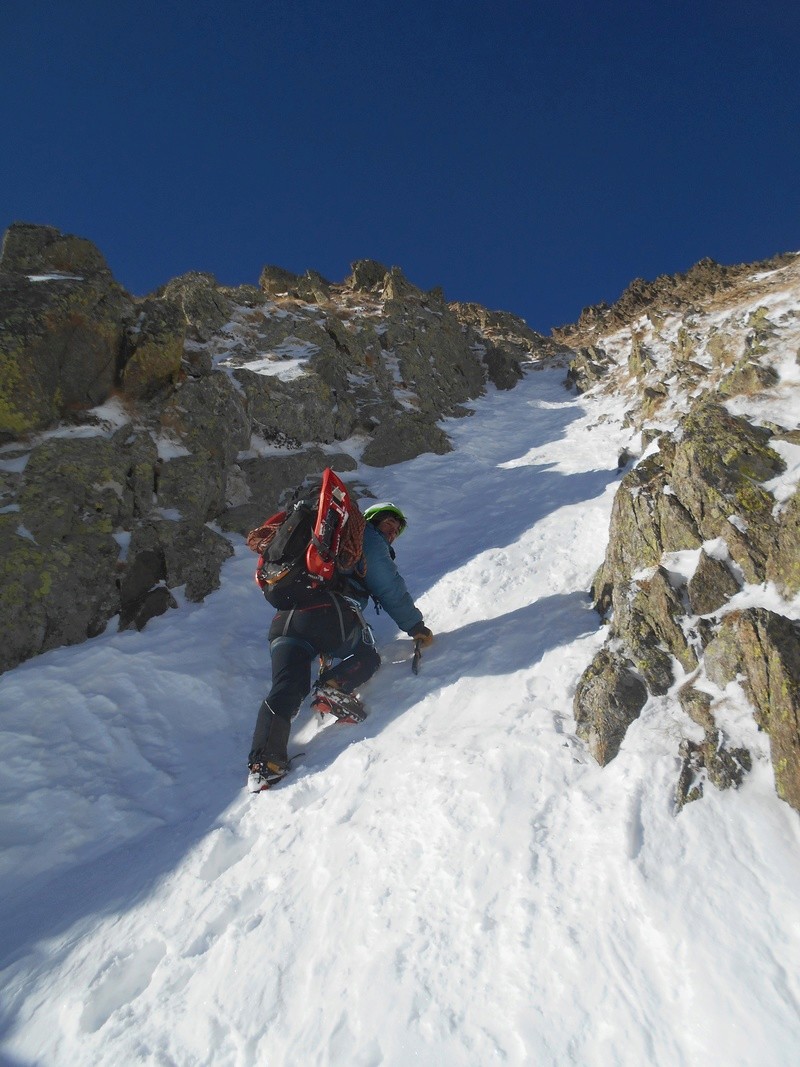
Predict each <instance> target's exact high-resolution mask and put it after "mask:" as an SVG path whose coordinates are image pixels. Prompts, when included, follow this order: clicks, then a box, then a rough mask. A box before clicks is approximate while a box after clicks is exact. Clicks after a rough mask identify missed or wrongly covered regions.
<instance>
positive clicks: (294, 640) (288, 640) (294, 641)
mask: <svg viewBox="0 0 800 1067" xmlns="http://www.w3.org/2000/svg"><path fill="white" fill-rule="evenodd" d="M276 645H297V647H298V648H302V649H304V650H305V651H306V652H308V653H309V655H311V656H315V655H316V654H317V653H316V649H315V648H314V646H313V645H310V644H309V643H308V641H304V640H303V638H302V637H287V636H286V635H283V636H282V637H275V638H273V640H272V641H270V643H269V650H270V652H272V650H273V649H274V648H275V646H276Z"/></svg>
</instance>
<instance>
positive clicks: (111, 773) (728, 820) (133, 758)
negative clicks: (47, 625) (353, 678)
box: [0, 370, 800, 1067]
mask: <svg viewBox="0 0 800 1067" xmlns="http://www.w3.org/2000/svg"><path fill="white" fill-rule="evenodd" d="M563 377H564V373H563V371H558V370H546V371H531V372H529V373H528V374H527V376H526V377H525V379H524V380H523V381H522V382H521V383H520V385H519V386H518V387H517V388H515V389H514V390H513V391H510V392H502V393H501V392H496V391H492V393H491V395H490V396H487V397H486V398H483V399H481V400H480V401H478V402H476V403H475V404H474V405H473V407H474V413H473V414H472V416H471V417H469V418H463V419H454V420H450V421H448V422H447V423H446V424H445V425H446V429H447V431H448V433H449V434H450V436H451V438H452V440H453V442H454V445H455V450H454V451H453V452H452V453H450V454H448V455H445V456H434V455H424V456H420V457H419V458H418V459H416V460H414V461H413V462H409V463H404V464H401V465H398V466H395V467H389V468H385V469H375V468H370V467H366V466H362V467H360V468H359V470H358V471H357V472H355V473H354V474H353V473H350V474H346V477H347V478H348V479H349V480H351V481H359V480H360V481H361V482H363V483H364V484H366V485H368V486H369V487H370V489H371V491H372V492H373V493H374V494H375V496H376V497H378V498H379V499H391V500H394V501H395V502H396V503H398V504H400V505H401V506H402V507H403V509H404V510H406V512H407V514H408V517H409V526H408V529H407V531H406V532H405V533H404V534H403V536H402V538H401V539H400V540H399V541H398V542H397V544H396V548H397V552H398V563H399V565H400V567H401V570H402V571H403V573H404V575H405V577H406V579H407V582H408V585H409V587H410V589H411V591H412V593H413V595H414V596H415V598H416V599H417V602H418V603H419V605H420V607H421V608H422V610H423V612H424V615H425V620H426V622H427V624H428V625H429V626H430V627H431V628H432V629H433V630H434V632H435V633H436V641H435V643H434V645H433V646H432V647H431V648H430V649H428V650H426V651H425V652H424V654H423V658H422V662H421V666H420V673H419V674H418V675H416V676H415V675H414V674H413V673H412V671H411V667H410V663H411V652H412V648H411V642H410V640H409V639H408V638H407V637H405V635H402V634H400V635H398V633H397V631H396V629H395V627H394V626H393V624H392V623H391V620H389V619H387V617H386V615H385V614H381V615H378V616H375V615H374V613H372V612H371V611H370V616H371V621H372V622H373V624H374V628H375V631H376V635H377V640H378V644H379V647H380V650H381V654H382V656H383V667H382V668H381V670H380V671H379V672H378V674H377V675H376V676H375V677H374V678H373V679H372V680H371V681H370V682H369V683H368V684H367V685H366V686H365V687H364V689H363V694H362V695H363V698H364V700H365V702H366V704H367V706H368V707H369V709H370V715H369V718H368V719H367V721H366V722H365V723H364V724H362V725H361V726H341V725H321V724H320V723H319V722H318V721H317V719H316V718H315V717H314V716H313V714H312V713H311V711H310V709H309V707H308V704H307V703H306V704H304V706H303V708H302V709H301V712H300V714H299V716H298V718H297V720H296V722H295V726H294V730H293V736H292V740H291V742H290V753H297V754H301V755H298V758H297V760H296V762H295V765H294V769H293V772H292V774H291V775H290V776H289V777H287V778H286V779H285V780H284V781H283V782H282V783H281V784H280V785H279V786H278V787H277V788H275V789H273V790H271V791H269V792H267V793H263V794H259V795H255V796H251V795H249V794H247V793H246V791H245V780H246V758H247V753H248V750H249V744H250V737H251V733H252V729H253V725H254V721H255V715H256V711H257V709H258V705H259V703H260V701H261V699H262V697H263V695H264V693H265V691H266V689H267V687H268V684H269V657H268V654H267V648H266V640H265V634H266V629H267V626H268V623H269V619H270V617H271V610H270V609H269V608H268V606H267V605H266V604H265V603H264V601H263V599H262V598H261V596H260V594H259V592H258V589H257V587H256V586H255V584H254V582H253V577H252V575H253V569H254V559H255V558H254V556H253V555H252V554H251V553H250V552H249V551H248V550H247V548H246V547H245V546H244V544H243V542H242V541H238V542H237V544H236V552H235V556H234V557H233V558H232V559H231V560H230V561H229V562H228V563H227V564H226V566H225V568H224V570H223V579H222V586H221V588H220V589H219V590H218V591H217V592H216V593H214V594H213V595H211V596H209V597H208V598H207V599H206V602H205V603H204V604H202V605H197V604H189V603H185V602H181V604H180V609H179V610H178V611H172V612H168V613H167V614H166V615H165V616H162V617H160V618H157V619H154V620H153V621H152V622H151V623H149V624H148V626H147V628H146V630H145V631H143V632H142V633H135V632H130V631H126V632H123V633H117V632H114V627H113V625H111V626H109V628H108V631H107V632H106V633H105V634H104V635H102V636H100V637H98V638H95V639H94V640H92V641H89V642H87V643H86V644H83V645H81V646H78V647H74V648H64V649H59V650H56V651H53V652H50V653H47V654H46V655H43V656H40V657H38V658H36V659H34V660H31V661H29V662H28V663H25V664H24V665H22V666H20V667H18V668H16V669H15V670H13V671H9V672H7V673H6V674H5V675H4V676H3V677H2V679H0V704H1V705H2V707H1V708H0V714H2V722H3V727H4V732H3V734H2V746H3V747H2V756H3V758H2V760H1V761H0V776H1V777H0V801H1V802H2V815H3V818H2V831H0V833H2V849H3V851H2V868H0V871H1V874H2V887H3V889H2V905H3V906H2V912H1V917H0V935H1V936H0V944H1V946H2V985H3V995H2V1020H3V1024H2V1044H1V1045H0V1048H2V1056H3V1057H4V1059H3V1063H5V1064H8V1065H16V1067H21V1065H26V1067H33V1065H36V1067H40V1065H41V1067H82V1065H86V1067H99V1065H109V1067H111V1065H114V1067H118V1065H119V1064H147V1065H151V1064H152V1065H159V1067H198V1065H213V1067H251V1065H259V1067H260V1065H269V1067H284V1065H287V1067H288V1065H292V1067H293V1065H296V1064H313V1065H319V1067H323V1065H335V1067H339V1065H347V1067H378V1065H388V1067H395V1065H396V1067H400V1065H402V1067H406V1065H408V1064H411V1063H413V1064H419V1065H424V1067H428V1065H430V1067H433V1065H446V1067H484V1065H486V1064H494V1063H496V1064H506V1065H515V1067H523V1065H524V1067H530V1065H532V1064H533V1065H537V1067H543V1065H550V1064H553V1065H559V1067H560V1065H567V1064H569V1065H578V1067H613V1065H624V1067H641V1065H642V1064H647V1065H662V1067H694V1065H701V1064H702V1065H705V1064H709V1063H717V1064H724V1065H725V1067H753V1065H755V1064H758V1065H760V1067H788V1065H790V1064H794V1063H796V1062H800V894H798V886H800V816H798V814H797V812H795V811H793V810H792V809H791V808H790V807H789V806H788V805H786V804H785V803H784V802H782V801H781V800H779V799H778V797H777V796H776V794H775V790H774V785H773V777H772V770H771V765H770V761H769V751H768V740H767V739H766V737H765V736H764V735H763V734H759V733H758V731H757V729H756V727H755V724H754V722H753V719H752V714H751V709H750V708H749V707H748V706H747V704H746V702H745V700H744V697H743V695H742V692H741V690H740V689H739V687H738V686H731V687H729V689H730V692H728V693H727V694H726V696H727V705H726V706H727V716H728V720H729V721H728V722H726V730H728V731H729V732H730V733H731V734H732V735H735V743H746V744H747V745H748V747H750V749H751V751H752V753H753V757H754V768H753V771H752V772H751V773H750V774H749V775H748V776H747V777H746V779H745V781H744V784H743V785H742V787H741V788H740V789H739V790H729V791H727V792H718V791H716V790H714V789H713V788H712V787H711V786H708V787H707V788H706V791H705V796H704V797H703V799H702V800H699V801H696V802H694V803H691V804H689V805H687V806H686V807H685V808H684V809H683V810H682V811H681V812H680V813H676V810H675V806H674V789H675V784H676V780H677V776H678V770H679V760H678V756H677V753H678V744H679V742H680V739H681V738H682V737H685V736H695V735H696V733H697V727H696V726H695V725H694V724H693V723H692V722H691V721H690V720H689V719H688V718H687V717H686V716H685V715H684V714H683V712H682V711H681V708H680V705H679V703H678V701H677V699H676V697H675V696H674V694H668V695H667V696H666V697H660V698H657V699H656V698H654V699H651V700H650V701H649V702H648V704H647V705H646V706H645V708H644V710H643V713H642V715H641V717H640V718H639V719H638V720H637V721H636V722H635V723H634V724H633V725H632V726H631V728H630V730H629V731H628V735H627V737H626V739H625V741H624V743H623V745H622V749H621V751H620V753H619V755H618V756H617V757H616V759H615V760H613V761H612V763H610V764H609V765H608V766H607V767H606V768H604V769H601V768H600V767H598V766H597V765H596V764H595V763H594V762H593V760H592V759H591V757H590V756H589V755H588V752H587V750H586V748H585V746H584V745H583V744H582V743H581V742H580V741H579V740H578V739H577V738H576V736H575V722H574V719H573V715H572V698H573V694H574V691H575V687H576V683H577V681H578V678H579V677H580V674H581V672H582V671H583V669H584V668H585V667H586V666H587V665H588V663H589V662H590V661H591V659H592V657H593V655H594V653H595V651H596V650H597V648H598V647H599V646H600V645H601V644H602V643H603V641H604V638H605V632H604V628H603V627H602V626H601V624H600V620H599V618H598V616H597V615H596V614H595V613H594V612H593V610H592V608H591V605H590V603H589V598H588V595H587V589H588V587H589V584H590V581H591V579H592V576H593V574H594V572H595V570H596V568H597V567H598V565H599V564H600V562H601V561H602V558H603V554H604V550H605V545H606V539H607V531H608V521H609V515H610V509H611V503H612V499H613V495H614V493H615V491H616V489H617V487H618V485H619V479H620V473H619V472H618V470H617V457H618V455H619V452H620V450H621V449H622V448H623V447H627V446H629V445H630V443H631V430H630V429H629V428H626V427H625V426H624V424H623V417H622V416H623V411H622V401H621V400H620V399H619V398H601V399H591V398H585V397H584V398H581V397H576V396H575V395H573V394H570V393H568V392H567V391H565V389H564V387H563V384H562V382H563ZM793 477H794V478H796V471H795V472H794V474H793ZM673 564H674V566H675V567H677V568H684V569H685V568H687V567H689V566H691V561H690V560H688V559H680V560H678V559H676V560H674V561H673ZM748 595H749V596H750V597H751V600H753V601H759V602H764V599H765V598H770V597H771V598H773V602H772V603H771V605H770V606H773V607H774V606H775V605H776V603H778V602H777V600H776V595H775V593H774V591H771V590H767V589H763V590H749V591H748ZM778 607H779V608H780V605H779V604H778ZM787 610H789V609H788V608H787ZM791 610H792V612H793V613H795V614H796V612H797V606H796V605H794V606H793V607H792V608H791Z"/></svg>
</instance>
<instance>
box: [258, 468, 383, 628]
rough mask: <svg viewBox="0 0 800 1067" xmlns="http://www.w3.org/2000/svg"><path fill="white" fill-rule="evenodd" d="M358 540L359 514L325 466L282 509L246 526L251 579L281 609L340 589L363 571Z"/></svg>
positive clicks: (361, 531) (360, 534)
mask: <svg viewBox="0 0 800 1067" xmlns="http://www.w3.org/2000/svg"><path fill="white" fill-rule="evenodd" d="M363 538H364V518H363V516H362V515H361V512H360V511H359V509H358V507H357V506H356V504H355V503H354V502H353V501H352V500H351V498H350V493H349V491H348V489H347V486H346V485H345V484H344V482H343V481H342V480H341V479H340V478H339V476H338V475H337V474H335V473H334V472H333V471H332V470H331V468H330V467H326V469H325V471H324V472H323V475H322V481H321V482H317V483H314V484H312V485H311V486H310V487H309V486H300V487H298V488H297V489H296V490H295V492H294V494H293V499H292V502H291V503H290V504H289V506H288V507H287V508H286V510H284V511H279V512H278V513H277V514H275V515H272V516H271V517H270V518H269V519H267V520H266V522H265V523H263V525H262V526H260V527H259V528H258V529H257V530H251V532H250V533H249V534H248V537H247V544H248V546H249V547H250V548H252V549H253V550H254V551H256V552H258V553H259V558H258V567H257V569H256V581H257V582H258V585H259V586H260V587H261V590H262V592H263V594H264V596H265V598H266V599H267V601H268V602H269V603H270V604H272V606H273V607H276V608H278V609H280V610H286V609H288V608H292V607H302V606H303V605H304V604H306V603H311V602H312V601H314V600H316V599H318V597H319V594H320V592H326V591H327V592H337V591H340V590H341V589H342V588H343V587H344V585H345V584H346V577H347V575H348V574H353V573H355V574H357V575H360V574H361V573H363V564H362V563H361V556H362V545H363ZM360 566H361V568H362V569H361V570H360V569H359V568H360Z"/></svg>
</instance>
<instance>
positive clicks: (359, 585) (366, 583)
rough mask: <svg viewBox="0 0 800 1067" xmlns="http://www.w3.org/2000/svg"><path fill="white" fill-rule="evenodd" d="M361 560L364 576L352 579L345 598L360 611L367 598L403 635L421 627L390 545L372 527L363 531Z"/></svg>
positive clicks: (370, 525) (420, 613)
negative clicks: (375, 603)
mask: <svg viewBox="0 0 800 1067" xmlns="http://www.w3.org/2000/svg"><path fill="white" fill-rule="evenodd" d="M364 559H365V561H366V564H367V573H366V575H365V576H364V577H363V578H361V579H356V578H355V577H353V576H351V577H350V579H349V582H348V586H349V588H348V590H347V592H348V595H349V596H352V597H353V598H354V599H355V600H357V601H358V602H359V603H360V604H361V607H362V609H363V608H365V607H366V606H367V604H368V603H369V598H370V596H373V597H375V599H376V600H377V602H378V604H380V606H381V608H383V610H384V611H385V612H387V614H389V615H391V617H392V618H393V619H394V621H395V622H396V623H397V625H398V626H399V627H400V629H401V630H405V631H406V633H408V632H409V630H413V629H414V627H415V626H417V625H418V624H419V623H421V622H422V621H423V620H422V612H421V611H420V610H419V608H418V607H417V606H416V604H415V603H414V601H413V600H412V599H411V594H410V593H409V591H408V589H406V583H405V582H404V581H403V577H402V575H401V574H400V571H399V570H398V569H397V565H396V564H395V562H394V550H393V549H392V547H391V545H390V544H389V542H388V541H387V540H386V538H385V537H384V536H383V534H382V533H380V532H379V531H378V530H376V529H375V527H374V526H373V525H372V524H371V523H369V522H368V523H367V525H366V528H365V529H364Z"/></svg>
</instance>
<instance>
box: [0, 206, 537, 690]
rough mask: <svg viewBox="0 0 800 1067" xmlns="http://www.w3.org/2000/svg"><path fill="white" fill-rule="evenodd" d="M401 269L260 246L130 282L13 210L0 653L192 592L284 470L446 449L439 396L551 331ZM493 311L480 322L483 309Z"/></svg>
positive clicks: (2, 318)
mask: <svg viewBox="0 0 800 1067" xmlns="http://www.w3.org/2000/svg"><path fill="white" fill-rule="evenodd" d="M483 314H484V316H485V321H483V320H482V318H481V313H479V311H476V309H475V308H474V307H470V308H469V309H468V310H467V311H464V310H463V309H461V308H460V307H459V306H458V305H448V304H447V303H446V302H445V299H444V296H443V294H442V292H441V290H434V291H432V292H423V291H422V290H420V289H418V288H417V287H415V286H414V285H412V284H411V283H410V282H409V281H407V280H406V278H405V277H404V276H403V274H402V272H401V271H400V270H399V269H397V268H391V269H387V268H386V267H384V266H382V265H381V264H379V263H375V262H373V261H361V262H358V263H356V264H354V265H353V272H352V275H351V276H350V277H349V278H347V279H346V280H345V281H344V282H342V283H341V284H333V283H331V282H329V281H326V280H325V279H324V278H322V277H321V276H320V275H318V274H316V273H314V272H312V271H309V272H308V273H306V274H305V275H302V276H297V275H294V274H291V273H289V272H288V271H285V270H282V269H281V268H279V267H270V266H268V267H265V268H264V270H263V272H262V275H261V278H260V280H259V285H258V286H242V287H240V288H235V289H232V288H226V287H224V286H219V285H217V284H216V282H215V280H214V278H213V277H211V276H209V275H205V274H189V275H186V276H184V277H181V278H176V279H174V280H173V281H171V282H170V283H169V284H167V285H166V286H164V287H163V289H161V290H159V291H157V292H155V293H153V294H151V295H149V296H147V297H145V298H144V299H135V298H134V297H132V296H130V295H129V294H128V293H126V292H125V291H124V290H123V289H122V288H121V287H120V286H119V285H118V284H117V283H116V282H115V281H114V279H113V277H112V275H111V272H110V271H109V269H108V266H107V264H106V262H105V259H104V258H103V256H102V254H101V253H100V251H99V250H98V249H97V248H95V247H94V246H93V245H92V244H91V243H90V242H88V241H86V240H84V239H82V238H79V237H74V236H70V235H65V234H62V233H60V232H59V231H58V230H55V229H53V228H50V227H43V226H32V225H27V224H16V225H14V226H12V227H11V228H10V229H9V230H8V232H7V233H6V235H5V238H4V241H3V249H2V256H1V257H0V556H1V557H2V562H1V563H0V670H7V669H8V668H9V667H12V666H14V665H16V664H17V663H20V662H21V661H23V660H25V659H27V658H28V657H30V656H33V655H35V654H37V653H39V652H42V651H44V650H46V649H49V648H53V647H56V646H58V645H62V644H72V643H75V642H79V641H82V640H85V639H86V638H87V637H91V636H92V635H94V634H97V633H100V632H101V631H102V630H103V629H104V628H105V627H106V625H107V623H108V622H109V620H110V619H112V618H114V617H118V619H119V625H120V627H123V628H124V627H130V626H137V627H141V626H143V625H144V624H145V623H146V621H147V619H148V618H150V617H152V616H153V615H154V614H157V613H161V612H163V611H165V610H166V609H167V608H168V607H170V606H175V605H176V597H175V595H174V593H175V591H176V590H177V589H178V588H181V589H182V590H183V595H185V597H186V598H187V599H189V600H194V601H197V600H202V598H203V597H204V596H205V595H206V594H207V593H208V592H210V591H211V590H213V589H214V588H216V587H217V585H218V581H219V570H220V567H221V564H222V562H223V561H224V560H225V559H226V558H227V557H228V556H229V555H230V554H231V552H232V549H231V545H230V541H229V538H228V536H226V535H227V534H228V533H230V532H235V533H239V534H242V533H245V532H246V531H247V530H249V529H250V528H252V527H254V526H256V525H257V524H258V523H260V522H261V521H262V519H263V518H264V517H265V516H266V515H268V514H270V513H271V512H273V511H275V510H277V508H278V505H279V503H280V494H281V492H282V491H283V490H284V489H285V488H286V487H287V486H292V485H297V484H299V483H300V482H302V481H303V480H304V479H305V478H307V477H310V476H314V475H317V474H319V473H320V472H321V471H322V470H323V469H324V467H325V466H328V465H330V466H333V467H335V468H336V469H337V470H339V471H342V472H345V471H347V470H352V469H353V468H354V467H355V466H356V463H355V460H354V459H353V456H354V455H359V456H360V458H361V459H362V461H363V462H365V463H367V464H371V465H375V466H383V465H385V464H390V463H396V462H399V461H400V460H405V459H409V458H412V457H414V456H416V455H418V454H420V453H422V452H426V451H433V452H440V453H441V452H446V451H447V450H448V449H449V447H450V445H449V442H448V440H447V437H446V435H445V434H444V432H443V431H442V430H441V428H440V426H439V425H438V422H439V420H440V419H441V417H442V416H443V415H456V414H460V413H463V414H467V413H468V412H467V411H466V410H465V409H464V408H463V407H462V405H463V404H464V403H465V402H466V401H468V400H470V399H472V398H474V397H477V396H479V395H480V394H481V393H483V392H484V390H485V387H486V384H487V382H492V383H494V384H495V385H496V386H497V387H498V388H503V389H505V388H511V387H512V386H513V385H514V384H516V382H517V381H518V380H519V378H520V376H521V374H522V369H521V364H522V363H523V362H525V361H530V360H536V359H539V358H542V357H545V356H547V355H548V353H549V352H550V351H551V350H552V347H553V342H552V341H548V340H546V339H545V338H543V337H540V336H539V335H537V334H535V333H534V332H533V331H531V330H529V329H528V328H527V327H526V326H525V324H524V323H522V322H521V321H520V320H518V319H515V318H514V317H513V316H510V315H503V314H498V313H492V314H491V315H490V313H488V312H485V311H484V312H483ZM490 319H491V322H490V321H489V320H490Z"/></svg>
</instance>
